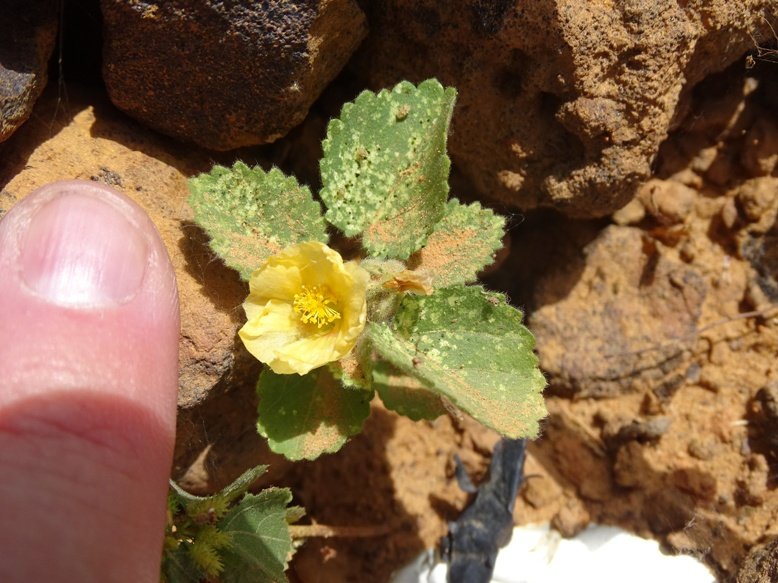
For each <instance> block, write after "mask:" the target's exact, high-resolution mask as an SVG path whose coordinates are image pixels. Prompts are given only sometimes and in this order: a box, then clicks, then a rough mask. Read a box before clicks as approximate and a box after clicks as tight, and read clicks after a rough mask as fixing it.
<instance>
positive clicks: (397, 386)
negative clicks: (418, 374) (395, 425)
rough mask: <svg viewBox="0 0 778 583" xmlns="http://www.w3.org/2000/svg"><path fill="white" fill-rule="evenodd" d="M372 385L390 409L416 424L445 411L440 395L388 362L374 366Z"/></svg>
mask: <svg viewBox="0 0 778 583" xmlns="http://www.w3.org/2000/svg"><path fill="white" fill-rule="evenodd" d="M373 386H374V387H375V389H376V391H377V392H378V396H379V397H381V401H382V402H383V404H384V405H386V408H387V409H391V410H392V411H396V412H397V413H399V414H400V415H404V416H405V417H410V418H411V419H413V420H414V421H420V420H421V419H430V420H432V419H437V418H438V417H440V416H441V415H443V414H444V413H445V412H446V408H445V407H444V406H443V403H441V401H440V395H438V394H437V393H435V392H433V391H431V390H430V389H429V387H428V386H427V385H425V384H424V383H422V382H421V381H420V380H419V379H417V378H414V377H412V376H408V375H406V374H403V373H401V372H400V371H399V370H397V368H395V367H394V366H392V365H391V364H388V363H386V362H380V361H379V362H377V363H376V364H375V366H374V367H373Z"/></svg>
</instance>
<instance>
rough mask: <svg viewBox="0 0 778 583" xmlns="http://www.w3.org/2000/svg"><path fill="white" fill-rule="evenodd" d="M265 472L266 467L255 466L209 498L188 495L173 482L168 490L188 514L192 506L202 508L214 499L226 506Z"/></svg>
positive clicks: (171, 481)
mask: <svg viewBox="0 0 778 583" xmlns="http://www.w3.org/2000/svg"><path fill="white" fill-rule="evenodd" d="M266 471H267V466H256V467H254V468H251V469H248V470H246V471H245V472H243V473H242V474H241V475H240V476H238V477H237V478H236V479H235V481H234V482H232V483H231V484H229V485H228V486H225V487H224V488H222V489H221V490H219V491H218V492H216V493H215V494H212V495H210V496H196V495H194V494H190V493H189V492H187V491H186V490H184V489H183V488H181V486H179V485H178V484H176V483H175V482H174V481H173V480H170V488H171V489H172V490H173V492H174V493H175V495H176V496H177V497H178V499H179V500H180V502H181V504H182V505H183V507H184V509H185V510H186V511H187V512H189V510H190V509H191V508H193V506H200V507H202V506H204V505H206V504H207V503H208V501H213V500H215V499H219V500H220V501H221V504H220V505H223V506H226V505H228V504H229V503H230V502H232V501H233V500H235V499H237V498H239V497H240V496H242V495H243V494H245V493H246V492H247V491H248V489H249V488H250V487H251V485H252V484H253V483H254V482H256V481H257V480H258V479H259V477H260V476H262V475H263V474H264V473H265V472H266Z"/></svg>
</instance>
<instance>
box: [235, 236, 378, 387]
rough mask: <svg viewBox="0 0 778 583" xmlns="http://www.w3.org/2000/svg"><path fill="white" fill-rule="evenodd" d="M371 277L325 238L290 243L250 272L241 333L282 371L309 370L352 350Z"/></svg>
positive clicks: (253, 349) (361, 323)
mask: <svg viewBox="0 0 778 583" xmlns="http://www.w3.org/2000/svg"><path fill="white" fill-rule="evenodd" d="M369 279H370V276H369V275H368V273H367V271H365V270H364V269H363V268H362V267H360V266H359V265H358V264H357V263H356V262H354V261H350V262H348V263H343V259H342V258H341V256H340V254H339V253H338V252H337V251H334V250H333V249H330V248H329V247H327V245H324V244H323V243H319V242H316V241H308V242H307V243H300V244H299V245H293V246H291V247H287V248H286V249H284V250H283V251H281V253H278V254H277V255H274V256H272V257H270V258H269V259H268V260H267V261H266V262H265V264H264V265H263V266H262V267H260V268H259V269H257V270H256V271H255V272H254V273H252V274H251V280H250V281H249V289H250V293H249V297H248V298H246V301H245V302H244V303H243V309H244V310H245V311H246V317H247V319H248V321H247V322H246V324H245V325H244V326H243V328H241V330H240V332H239V335H240V338H241V340H243V344H245V346H246V348H247V349H248V351H249V352H250V353H251V354H253V355H254V356H255V357H256V358H257V359H258V360H260V361H261V362H264V363H265V364H267V365H268V366H269V367H270V368H271V369H272V370H273V372H276V373H278V374H291V373H297V374H301V375H302V374H306V373H307V372H309V371H310V370H312V369H314V368H317V367H320V366H322V365H324V364H327V363H328V362H333V361H335V360H339V359H340V358H342V357H344V356H345V355H346V354H348V353H349V352H350V351H351V349H352V348H354V344H356V341H357V338H358V337H359V335H360V333H361V332H362V330H363V329H364V327H365V316H366V304H365V292H366V290H367V283H368V280H369Z"/></svg>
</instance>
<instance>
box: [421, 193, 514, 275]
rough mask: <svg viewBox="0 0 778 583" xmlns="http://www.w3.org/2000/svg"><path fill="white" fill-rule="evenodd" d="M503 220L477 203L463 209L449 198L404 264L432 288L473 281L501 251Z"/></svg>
mask: <svg viewBox="0 0 778 583" xmlns="http://www.w3.org/2000/svg"><path fill="white" fill-rule="evenodd" d="M504 234H505V218H504V217H501V216H500V215H496V214H494V213H493V212H492V211H491V210H490V209H485V208H483V207H482V206H481V205H480V204H479V203H477V202H476V203H473V204H470V205H465V204H462V203H460V202H459V201H458V200H457V199H455V198H453V199H451V200H450V201H448V203H446V211H445V215H444V216H443V218H442V219H441V220H440V222H439V223H438V224H437V225H435V230H434V231H432V234H431V235H430V236H429V238H428V239H427V243H426V244H425V245H424V247H422V248H421V249H419V250H418V251H417V252H416V253H415V254H414V255H413V256H412V257H411V258H410V260H409V261H408V267H410V268H411V269H413V270H415V271H418V272H419V273H424V274H426V275H429V276H430V277H431V278H432V286H433V287H434V288H441V287H448V286H450V285H456V284H461V283H470V282H472V281H475V280H476V275H477V274H478V272H479V271H481V269H483V268H484V267H486V266H487V265H490V264H491V263H492V261H494V254H495V252H496V251H497V250H498V249H499V248H500V247H502V237H503V235H504Z"/></svg>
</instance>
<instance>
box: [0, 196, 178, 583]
mask: <svg viewBox="0 0 778 583" xmlns="http://www.w3.org/2000/svg"><path fill="white" fill-rule="evenodd" d="M177 298H178V295H177V290H176V284H175V276H174V273H173V269H172V267H171V265H170V262H169V260H168V257H167V254H166V251H165V248H164V246H163V244H162V241H161V240H160V238H159V235H158V234H157V232H156V230H155V228H154V226H153V224H152V223H151V221H150V220H149V219H148V217H147V216H146V214H145V213H144V212H143V211H142V210H141V209H140V208H139V207H138V206H137V205H135V204H134V203H132V202H131V201H130V200H129V199H127V198H126V197H124V196H123V195H121V194H119V193H117V192H115V191H112V190H110V189H108V188H107V187H102V186H99V185H97V184H95V183H90V182H65V183H55V184H51V185H47V186H46V187H44V188H43V189H39V190H37V191H35V192H33V193H31V194H30V195H29V196H27V197H26V198H24V199H23V200H22V201H21V202H20V203H18V204H17V205H16V206H15V207H14V208H13V209H11V210H10V211H9V212H8V213H7V214H6V215H5V216H4V217H3V219H2V221H0V476H2V477H1V478H0V500H2V502H3V504H2V507H3V511H2V512H1V513H0V556H1V557H2V560H0V581H4V582H11V583H15V582H28V581H46V582H64V583H69V582H79V583H85V582H91V581H95V582H100V583H105V582H125V581H126V582H145V581H149V582H151V581H158V580H159V561H160V555H161V548H162V537H163V533H164V523H165V498H166V493H167V479H168V476H169V473H170V465H171V458H172V451H173V442H174V437H175V413H176V390H177V387H178V336H179V315H178V299H177Z"/></svg>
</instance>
